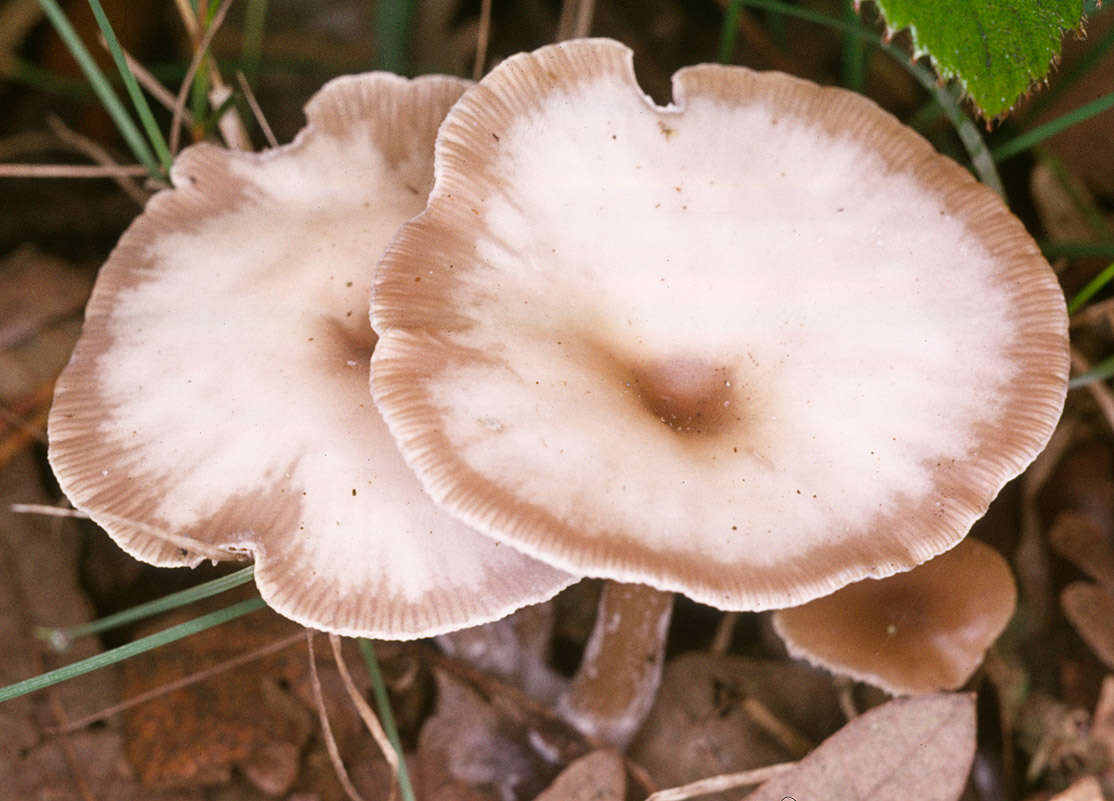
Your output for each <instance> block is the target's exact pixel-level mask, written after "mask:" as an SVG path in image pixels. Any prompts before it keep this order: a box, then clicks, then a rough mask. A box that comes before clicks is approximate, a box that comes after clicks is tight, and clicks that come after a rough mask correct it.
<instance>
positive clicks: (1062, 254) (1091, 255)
mask: <svg viewBox="0 0 1114 801" xmlns="http://www.w3.org/2000/svg"><path fill="white" fill-rule="evenodd" d="M1040 248H1041V253H1043V254H1044V257H1045V258H1046V259H1049V260H1051V259H1114V242H1041V243H1040Z"/></svg>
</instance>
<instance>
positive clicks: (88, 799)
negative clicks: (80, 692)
mask: <svg viewBox="0 0 1114 801" xmlns="http://www.w3.org/2000/svg"><path fill="white" fill-rule="evenodd" d="M46 695H47V705H48V706H49V707H50V713H51V715H52V716H53V717H54V721H55V724H56V725H59V726H64V725H65V724H66V709H65V707H63V706H62V702H61V701H60V700H59V699H58V688H57V687H51V688H50V690H48V691H47V694H46ZM61 740H62V756H63V758H64V759H65V760H66V767H67V768H69V771H70V776H71V777H72V778H73V781H74V784H75V785H77V793H78V795H79V796H80V797H81V801H96V796H94V795H93V791H92V790H90V789H89V782H88V780H87V779H86V778H85V771H84V770H83V769H82V764H83V761H84V760H81V759H78V757H77V751H76V750H75V749H74V747H73V743H71V742H70V738H69V737H62V738H61Z"/></svg>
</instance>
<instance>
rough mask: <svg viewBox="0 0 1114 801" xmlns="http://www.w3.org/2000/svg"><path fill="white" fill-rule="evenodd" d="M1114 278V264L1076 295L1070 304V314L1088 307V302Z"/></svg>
mask: <svg viewBox="0 0 1114 801" xmlns="http://www.w3.org/2000/svg"><path fill="white" fill-rule="evenodd" d="M1112 278H1114V263H1111V264H1110V265H1108V266H1107V268H1106V269H1105V270H1103V271H1102V272H1101V273H1099V274H1098V275H1096V276H1095V277H1094V278H1092V279H1091V280H1090V281H1088V282H1087V286H1085V287H1083V288H1082V289H1081V290H1079V291H1078V292H1076V293H1075V297H1074V298H1072V299H1071V302H1069V303H1068V314H1075V313H1076V312H1077V311H1079V310H1080V309H1082V308H1083V307H1084V306H1086V305H1087V301H1089V300H1090V299H1091V298H1093V297H1094V296H1095V295H1097V294H1098V293H1099V292H1100V291H1101V290H1102V288H1103V287H1104V286H1106V285H1107V284H1108V283H1110V279H1112Z"/></svg>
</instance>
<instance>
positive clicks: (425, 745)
mask: <svg viewBox="0 0 1114 801" xmlns="http://www.w3.org/2000/svg"><path fill="white" fill-rule="evenodd" d="M434 675H435V677H436V679H437V713H436V714H435V715H434V716H433V717H431V718H430V719H429V720H427V721H426V723H425V725H424V726H423V727H422V731H421V734H420V736H419V738H418V764H419V777H420V778H419V782H420V784H421V787H422V794H423V795H426V796H429V797H442V796H443V797H445V798H449V797H451V794H453V793H456V792H462V791H463V788H469V789H470V790H472V791H476V792H477V793H479V794H480V795H481V796H487V797H490V798H494V799H499V800H500V801H517V800H519V799H529V798H534V797H535V796H537V794H538V793H539V792H541V790H542V789H543V788H544V787H545V786H546V785H547V784H548V783H549V782H550V781H551V780H552V779H553V777H554V774H555V773H556V768H555V767H554V766H553V765H552V764H550V763H548V762H546V761H545V760H544V759H542V757H541V756H539V755H538V754H537V753H535V752H534V751H533V750H532V749H531V747H530V745H529V742H530V734H529V732H527V731H525V730H523V729H522V728H520V727H518V726H515V725H514V724H513V723H512V722H511V721H509V720H507V719H505V718H503V717H501V716H500V715H499V714H498V712H497V711H496V710H495V709H494V708H493V707H492V705H491V704H490V703H488V702H487V701H486V700H485V699H484V698H483V697H482V696H481V695H480V694H479V693H477V692H475V691H474V690H472V689H471V688H470V687H467V686H466V685H464V684H463V683H461V682H459V681H457V680H456V679H454V678H452V677H450V676H449V675H448V674H447V673H445V672H444V671H442V670H435V671H434ZM467 795H469V796H472V795H474V793H471V792H469V793H467Z"/></svg>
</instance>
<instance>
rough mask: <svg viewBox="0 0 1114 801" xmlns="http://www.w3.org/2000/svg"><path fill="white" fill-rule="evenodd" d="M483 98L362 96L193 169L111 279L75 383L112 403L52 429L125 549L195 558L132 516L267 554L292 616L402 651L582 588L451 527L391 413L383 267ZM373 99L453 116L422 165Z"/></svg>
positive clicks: (419, 147) (410, 92)
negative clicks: (397, 435) (408, 642)
mask: <svg viewBox="0 0 1114 801" xmlns="http://www.w3.org/2000/svg"><path fill="white" fill-rule="evenodd" d="M462 89H463V84H462V83H461V82H456V81H452V80H449V79H434V80H433V81H426V82H417V83H414V84H410V83H408V82H405V81H402V80H401V79H397V78H394V77H393V76H383V75H380V76H364V77H363V78H362V79H349V80H348V81H342V82H340V83H338V84H334V85H332V87H330V89H328V90H326V94H325V95H323V97H319V98H318V99H317V100H316V101H314V102H315V103H316V104H317V106H316V107H311V121H313V117H314V111H315V110H316V114H317V117H318V123H319V125H320V126H324V125H325V124H326V123H329V122H331V121H330V120H325V121H321V120H320V118H321V117H322V116H326V115H330V114H332V115H339V114H348V115H355V116H356V119H355V120H349V121H347V122H346V123H345V124H344V125H342V126H338V127H339V129H340V130H339V131H337V132H334V133H328V134H327V133H326V132H325V131H324V130H321V129H320V128H314V127H313V125H312V124H311V128H310V132H309V133H307V134H305V135H303V137H302V138H301V139H300V140H299V141H298V142H297V143H296V144H295V145H293V146H291V147H289V148H283V149H280V150H278V151H273V152H271V153H268V154H264V155H263V156H261V157H250V156H243V157H238V156H234V155H233V154H228V153H224V152H220V151H216V150H215V149H203V150H199V151H192V152H188V153H186V154H184V155H183V157H182V159H180V161H179V162H178V163H177V164H176V166H175V170H174V179H175V183H176V185H177V186H178V187H179V188H178V189H176V190H175V192H174V194H173V195H167V196H163V197H160V198H157V199H156V200H155V201H154V202H153V204H152V205H153V207H155V208H154V211H153V212H148V215H154V216H155V217H160V218H162V222H163V224H165V225H166V227H165V228H163V229H160V230H154V228H155V226H154V225H152V224H151V221H146V222H143V221H141V224H140V226H139V227H137V231H136V232H134V233H133V234H132V236H133V237H134V238H133V239H132V240H130V243H129V244H128V245H126V246H124V247H122V248H121V250H120V251H118V253H117V254H116V255H114V257H113V259H112V260H110V262H109V264H108V265H107V266H106V267H105V270H104V274H103V276H102V282H103V288H102V289H101V295H100V297H99V298H98V299H95V300H94V304H93V305H91V307H90V323H89V326H88V327H87V333H86V341H85V343H84V346H83V348H84V349H79V351H78V355H77V356H76V357H75V360H74V365H75V366H74V367H73V368H72V369H73V370H76V371H80V372H82V373H85V374H87V375H88V376H89V379H90V381H91V384H90V383H88V382H85V381H80V380H79V379H78V378H77V377H71V378H70V379H67V380H66V381H65V382H64V386H63V391H62V392H61V393H60V401H61V403H60V407H59V409H58V410H57V411H56V417H55V419H54V420H53V421H52V439H54V443H53V446H52V447H53V449H54V450H53V453H52V458H53V459H54V461H55V463H56V465H58V466H59V474H60V476H61V477H62V479H63V484H64V486H65V487H66V489H67V492H69V493H70V494H71V496H73V497H74V500H75V502H77V503H78V505H79V506H83V507H84V508H87V509H88V510H89V511H90V513H91V515H92V516H93V517H94V519H98V517H100V518H101V519H102V522H104V524H105V525H106V528H108V530H109V531H110V532H113V533H114V534H116V535H117V536H118V537H119V539H120V541H121V544H123V545H124V547H126V548H128V549H129V550H132V551H133V552H136V553H138V554H139V555H141V556H143V557H145V558H151V559H152V560H153V561H156V562H160V563H181V562H182V561H186V560H188V559H192V557H188V558H187V557H183V556H181V555H178V554H177V552H176V551H175V550H173V549H169V550H168V549H167V548H166V547H165V543H161V542H159V541H158V540H151V539H149V538H143V537H135V536H133V535H132V533H129V532H128V531H127V527H126V526H123V527H121V526H118V525H116V526H114V525H112V523H111V522H109V521H110V520H111V519H112V518H113V517H122V518H126V519H128V520H133V521H136V522H137V523H142V524H145V525H147V526H154V527H155V528H158V529H162V530H165V531H171V532H175V533H186V534H188V536H190V537H192V538H194V539H196V540H200V541H202V542H204V543H206V544H208V545H210V546H215V547H218V548H219V547H224V548H232V549H238V550H241V551H242V550H247V551H249V552H252V553H254V554H255V556H256V559H257V562H258V564H257V567H256V578H257V581H258V583H259V585H260V588H261V589H262V590H263V592H264V594H265V596H266V597H267V598H268V600H269V601H270V602H271V603H272V605H274V606H275V607H276V608H277V609H279V610H280V611H282V612H284V613H286V614H288V615H290V616H291V617H294V618H297V619H299V620H302V621H304V622H306V623H308V624H310V625H313V626H316V627H319V628H325V629H329V630H333V631H340V632H343V633H352V634H364V635H375V636H383V637H413V636H424V635H427V634H431V633H436V632H440V631H445V630H452V629H455V628H460V627H462V626H466V625H474V624H476V623H480V622H486V621H488V620H491V619H493V618H496V617H499V616H501V615H503V614H506V613H507V612H509V611H511V610H513V609H515V608H517V607H518V606H521V605H523V604H526V603H531V602H535V601H538V600H542V599H544V598H546V597H548V596H549V595H552V594H553V593H554V592H556V591H557V590H558V589H560V588H561V587H563V586H564V585H565V584H567V583H568V582H569V580H570V579H569V577H566V576H565V575H564V574H562V573H560V572H558V571H556V570H554V569H552V568H549V567H548V566H546V565H543V564H540V563H538V562H535V561H534V560H532V559H529V558H527V557H524V556H522V555H521V554H519V553H517V552H515V551H514V550H513V549H511V548H507V547H501V546H499V544H497V543H495V542H493V541H491V540H489V539H487V538H486V537H483V536H481V535H479V534H476V533H475V532H473V531H472V530H470V529H468V528H467V527H465V526H464V525H462V524H461V523H459V522H458V521H456V520H455V519H453V518H451V517H450V516H449V515H448V514H446V513H445V512H443V511H441V510H440V509H438V508H437V507H436V506H435V505H434V504H433V503H432V502H431V500H430V499H429V498H428V496H427V495H426V494H425V493H424V492H423V491H422V489H421V486H420V485H419V483H418V481H417V479H416V478H415V477H414V475H413V473H412V472H411V471H410V470H409V468H407V467H406V465H405V463H404V462H403V460H402V458H401V456H400V455H399V453H398V450H397V448H396V446H395V444H394V441H393V440H392V438H391V436H390V434H389V432H388V431H387V428H386V426H385V425H384V423H383V421H382V418H381V417H380V416H379V414H378V411H377V410H376V408H375V406H374V403H373V401H372V399H371V395H370V392H369V387H368V365H369V361H370V357H371V351H372V347H373V344H374V337H373V334H372V332H371V329H370V327H369V324H368V318H367V297H368V292H369V288H370V284H371V276H372V272H373V270H374V265H375V262H376V260H377V259H378V257H379V255H380V254H381V253H382V251H383V250H384V248H385V247H386V245H387V243H388V242H389V241H390V239H391V237H392V236H393V235H394V233H395V231H396V230H397V228H398V226H399V225H400V224H401V223H402V222H403V221H405V220H406V219H408V218H409V217H412V216H413V215H415V214H417V213H418V212H419V211H421V209H422V207H423V206H424V204H425V194H426V191H427V190H428V187H429V184H430V180H431V173H432V137H433V133H434V131H435V130H436V124H437V122H438V121H439V116H438V114H443V113H444V111H445V110H447V108H448V105H449V104H450V103H451V102H452V101H453V100H454V99H455V97H456V96H457V95H459V93H460V91H462ZM363 93H370V94H371V96H372V97H373V98H375V97H376V94H377V93H378V94H379V95H381V96H382V97H383V98H387V97H388V96H394V95H396V94H398V93H401V94H402V95H403V96H404V97H403V98H398V102H399V103H400V104H405V103H406V102H408V101H407V100H406V99H405V97H407V96H408V97H410V98H412V102H414V103H424V104H426V105H429V106H430V107H431V110H429V111H427V112H424V113H423V112H416V113H415V116H416V117H417V118H418V119H419V120H422V119H425V120H426V124H425V125H424V127H422V128H421V129H419V130H406V129H405V128H402V129H401V130H399V131H398V132H397V133H396V134H395V135H396V136H410V137H413V138H414V139H415V144H413V145H409V146H406V147H404V148H402V150H403V151H404V154H403V156H402V157H401V158H399V157H398V156H397V154H396V155H393V156H392V157H391V158H390V159H389V158H388V155H387V148H386V147H385V145H384V143H383V142H381V141H379V140H378V139H376V138H374V137H373V136H372V129H373V127H374V126H373V125H372V124H371V123H370V122H367V121H364V122H361V120H360V107H359V106H358V104H357V100H358V98H359V97H363V96H366V95H365V94H363ZM377 102H378V103H383V104H384V108H383V109H382V113H387V112H386V107H387V106H388V105H389V104H387V103H384V101H382V100H379V101H375V102H373V103H371V104H370V105H371V107H370V108H367V107H365V108H364V109H363V112H362V113H364V114H367V115H370V114H374V113H375V112H376V111H377V110H379V108H378V106H377V105H376V103H377ZM353 104H356V105H355V107H353ZM434 104H436V105H437V107H438V108H439V111H438V112H434V111H433V110H432V106H433V105H434ZM414 127H415V124H414V123H412V124H411V126H410V128H411V129H413V128H414ZM182 198H185V199H184V200H183V199H182ZM198 198H200V201H199V202H200V209H197V213H191V212H192V211H193V210H195V209H196V206H190V205H189V204H190V201H191V199H192V200H195V201H196V200H197V199H198ZM176 203H177V204H181V205H180V206H175V204H176ZM75 409H76V413H75V412H74V410H75ZM90 429H92V430H90ZM90 446H91V447H92V448H93V449H94V450H95V453H96V456H97V458H98V459H100V460H103V464H105V465H110V466H111V478H110V479H109V478H105V479H104V480H103V481H100V482H98V481H96V480H95V478H96V477H93V479H94V480H93V481H92V483H91V485H90V483H89V481H90V476H89V475H88V474H87V472H86V471H83V470H82V469H79V468H77V467H74V465H79V464H84V463H85V462H87V461H88V458H87V457H86V456H85V455H83V454H84V453H85V451H83V450H82V449H83V448H89V447H90ZM99 463H101V462H98V464H99Z"/></svg>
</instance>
